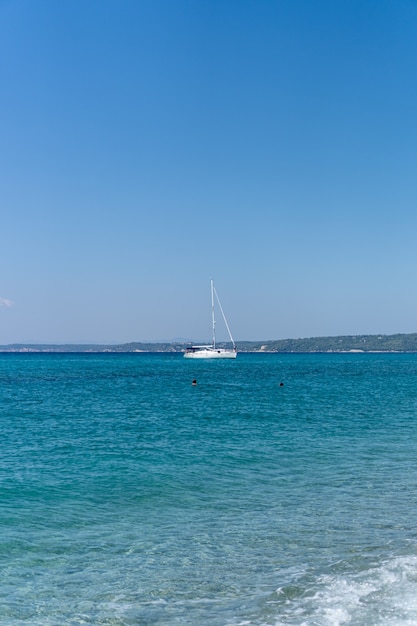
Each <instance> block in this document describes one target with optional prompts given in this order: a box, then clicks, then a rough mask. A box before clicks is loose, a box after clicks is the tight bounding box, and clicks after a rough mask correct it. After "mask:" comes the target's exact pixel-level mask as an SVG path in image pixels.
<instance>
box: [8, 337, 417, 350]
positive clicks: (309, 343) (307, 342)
mask: <svg viewBox="0 0 417 626" xmlns="http://www.w3.org/2000/svg"><path fill="white" fill-rule="evenodd" d="M194 343H197V342H194ZM190 345H191V342H187V343H184V342H152V343H146V342H139V341H138V342H136V341H133V342H130V343H124V344H120V345H104V344H100V345H99V344H29V343H28V344H23V343H22V344H9V345H3V346H0V352H95V353H97V352H99V353H101V352H170V353H173V352H184V351H185V350H186V348H187V347H189V346H190ZM217 345H218V346H219V347H225V346H226V347H227V346H228V345H230V344H227V343H220V342H219V343H218V344H217ZM236 346H237V349H238V352H248V353H250V352H273V353H292V352H298V353H309V352H312V353H314V352H417V333H412V334H396V335H343V336H338V337H310V338H307V339H278V340H268V341H237V342H236Z"/></svg>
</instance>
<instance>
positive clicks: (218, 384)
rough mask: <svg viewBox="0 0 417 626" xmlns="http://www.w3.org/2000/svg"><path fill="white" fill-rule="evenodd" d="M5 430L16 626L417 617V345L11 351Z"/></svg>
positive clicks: (416, 620) (227, 625) (396, 625)
mask: <svg viewBox="0 0 417 626" xmlns="http://www.w3.org/2000/svg"><path fill="white" fill-rule="evenodd" d="M194 379H195V380H196V381H197V384H196V385H193V384H192V381H193V380H194ZM0 435H1V439H0V624H1V625H7V626H21V625H25V626H26V625H30V626H75V625H77V626H78V625H81V624H89V625H94V626H104V625H106V626H110V625H111V626H125V625H126V626H127V625H143V626H148V625H149V626H151V625H152V626H165V625H169V626H175V625H181V626H188V625H189V626H200V625H204V626H205V625H207V626H252V625H253V626H255V625H256V626H282V625H293V626H340V625H342V624H349V625H350V626H373V625H375V626H377V625H380V626H382V625H383V626H387V625H389V626H405V625H416V624H417V355H416V354H366V353H352V354H351V353H349V354H334V353H333V354H262V353H258V354H243V353H242V354H239V355H238V357H237V359H236V360H230V361H229V360H224V361H222V360H214V361H210V360H207V361H205V360H193V359H184V358H183V357H182V355H181V354H145V353H134V354H116V353H104V354H94V353H88V354H53V353H41V354H40V353H24V354H21V353H15V354H1V355H0Z"/></svg>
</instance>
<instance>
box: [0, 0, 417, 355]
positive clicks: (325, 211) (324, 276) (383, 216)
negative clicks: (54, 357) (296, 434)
mask: <svg viewBox="0 0 417 626" xmlns="http://www.w3.org/2000/svg"><path fill="white" fill-rule="evenodd" d="M0 56H1V68H0V146H1V150H0V209H1V221H0V225H1V226H0V233H1V247H0V250H1V275H0V343H1V344H4V343H12V342H26V341H32V342H55V343H56V342H58V343H61V342H126V341H135V340H137V341H141V340H155V339H161V340H162V339H174V338H178V337H182V338H187V339H188V338H190V339H194V340H205V339H207V338H209V330H210V309H209V307H210V292H209V281H210V278H211V277H213V278H214V280H215V284H216V287H217V291H218V292H219V295H220V297H221V300H222V304H223V308H224V309H225V312H226V314H227V316H228V321H229V323H230V326H231V328H232V331H233V334H234V336H235V339H236V340H245V339H246V340H263V339H280V338H290V337H291V338H295V337H311V336H318V335H339V334H362V333H385V334H391V333H396V332H404V333H408V332H416V331H417V286H416V269H417V245H416V237H417V4H416V2H415V0H314V1H312V0H275V1H272V0H257V1H255V0H211V1H206V0H202V1H198V0H175V1H172V0H124V1H119V0H60V1H59V2H57V1H56V0H36V2H33V0H0ZM221 335H222V332H221V328H220V323H219V339H221V338H222V336H221Z"/></svg>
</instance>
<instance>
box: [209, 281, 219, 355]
mask: <svg viewBox="0 0 417 626" xmlns="http://www.w3.org/2000/svg"><path fill="white" fill-rule="evenodd" d="M210 285H211V321H212V326H213V348H216V320H215V318H214V285H213V279H211V280H210ZM216 296H217V294H216Z"/></svg>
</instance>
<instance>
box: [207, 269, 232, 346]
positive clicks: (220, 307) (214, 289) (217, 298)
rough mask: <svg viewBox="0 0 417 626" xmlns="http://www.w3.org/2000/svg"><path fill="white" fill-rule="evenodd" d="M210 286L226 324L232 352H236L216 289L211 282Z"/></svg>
mask: <svg viewBox="0 0 417 626" xmlns="http://www.w3.org/2000/svg"><path fill="white" fill-rule="evenodd" d="M211 285H212V289H213V291H214V293H215V294H216V300H217V302H218V305H219V309H220V311H221V314H222V316H223V320H224V323H225V324H226V328H227V332H228V333H229V337H230V341H231V342H232V345H233V350H236V344H235V341H234V339H233V337H232V333H231V332H230V328H229V324H228V323H227V319H226V316H225V314H224V311H223V307H222V303H221V302H220V298H219V296H218V295H217V291H216V287H214V286H213V281H211Z"/></svg>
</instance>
